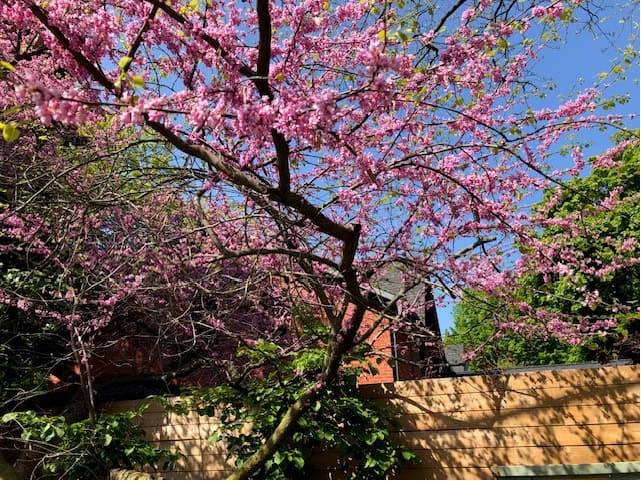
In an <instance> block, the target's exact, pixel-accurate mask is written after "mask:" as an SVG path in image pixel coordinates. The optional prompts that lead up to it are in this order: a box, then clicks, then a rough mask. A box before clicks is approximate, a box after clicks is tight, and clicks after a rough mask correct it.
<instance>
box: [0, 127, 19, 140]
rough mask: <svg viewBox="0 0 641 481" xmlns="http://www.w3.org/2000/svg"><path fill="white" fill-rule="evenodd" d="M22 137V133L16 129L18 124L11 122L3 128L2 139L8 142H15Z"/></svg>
mask: <svg viewBox="0 0 641 481" xmlns="http://www.w3.org/2000/svg"><path fill="white" fill-rule="evenodd" d="M19 136H20V131H19V130H18V128H17V127H16V124H14V123H13V122H9V123H8V124H5V125H4V126H3V127H2V138H3V139H4V140H5V141H6V142H13V141H14V140H16V139H17V138H18V137H19Z"/></svg>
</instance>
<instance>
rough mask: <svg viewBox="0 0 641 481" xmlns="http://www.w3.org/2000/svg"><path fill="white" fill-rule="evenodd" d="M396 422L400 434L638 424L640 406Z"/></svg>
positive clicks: (458, 414)
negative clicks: (490, 428) (448, 430)
mask: <svg viewBox="0 0 641 481" xmlns="http://www.w3.org/2000/svg"><path fill="white" fill-rule="evenodd" d="M398 421H399V425H400V430H403V431H427V430H443V429H469V428H470V427H474V428H482V427H519V426H520V427H530V426H568V425H583V424H587V425H590V424H609V423H626V422H630V423H638V422H639V404H638V403H623V404H592V405H583V406H568V407H556V408H554V409H550V408H548V407H542V408H541V407H535V408H522V409H501V410H500V411H499V412H497V411H493V410H489V411H487V410H486V411H473V410H463V411H455V412H450V413H414V414H403V415H401V416H400V417H399V418H398Z"/></svg>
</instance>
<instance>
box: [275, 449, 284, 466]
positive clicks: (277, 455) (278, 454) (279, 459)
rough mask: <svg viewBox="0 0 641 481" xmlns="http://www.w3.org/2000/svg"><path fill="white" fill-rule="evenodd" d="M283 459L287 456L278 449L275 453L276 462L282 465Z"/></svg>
mask: <svg viewBox="0 0 641 481" xmlns="http://www.w3.org/2000/svg"><path fill="white" fill-rule="evenodd" d="M283 461H285V456H284V455H283V453H281V452H280V451H276V452H275V453H274V463H276V464H277V465H280V464H281V463H282V462H283Z"/></svg>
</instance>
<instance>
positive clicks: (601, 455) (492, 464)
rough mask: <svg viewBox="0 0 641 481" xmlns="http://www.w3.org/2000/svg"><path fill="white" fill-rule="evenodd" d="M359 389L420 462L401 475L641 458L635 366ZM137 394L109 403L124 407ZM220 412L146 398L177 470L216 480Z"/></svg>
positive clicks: (486, 475) (326, 469)
mask: <svg viewBox="0 0 641 481" xmlns="http://www.w3.org/2000/svg"><path fill="white" fill-rule="evenodd" d="M362 391H363V393H364V394H365V395H366V396H368V397H370V398H371V399H374V400H375V401H376V402H381V403H388V404H391V405H393V406H396V407H397V408H398V409H399V410H400V412H401V418H400V422H401V427H400V430H399V431H398V432H395V433H394V434H393V436H394V438H395V439H398V440H399V441H400V442H402V443H404V444H406V445H407V446H409V447H411V448H412V449H413V450H414V452H415V453H416V455H417V457H418V459H419V460H420V463H418V464H414V465H410V466H406V467H405V468H404V469H403V470H402V471H401V472H399V473H397V477H399V478H402V479H494V478H495V477H496V474H497V472H499V471H500V469H498V470H497V467H501V466H537V467H538V466H541V465H568V464H571V465H575V464H590V465H592V464H596V463H620V462H625V461H636V462H638V461H639V366H638V365H635V366H615V367H601V368H592V369H564V370H548V371H534V372H533V371H529V372H519V373H510V374H505V375H498V376H469V377H460V378H447V379H425V380H418V381H402V382H396V383H393V384H382V385H369V386H364V387H363V388H362ZM139 404H140V401H135V402H134V401H124V402H118V403H113V404H112V405H110V406H108V410H110V411H115V410H127V409H132V408H134V407H136V406H138V405H139ZM215 422H216V420H215V419H213V418H207V417H199V416H196V415H189V416H177V415H174V414H167V413H164V412H162V409H161V408H160V407H159V406H157V405H156V406H153V405H152V406H151V407H150V409H149V410H148V411H147V413H146V414H145V415H144V418H143V419H142V426H144V428H145V430H146V432H147V435H148V438H149V439H150V440H153V441H154V442H156V443H157V444H158V445H160V446H173V447H174V448H176V449H177V450H178V451H180V452H182V453H183V454H184V455H185V459H183V460H181V461H180V462H179V464H178V467H177V469H176V471H174V472H171V473H159V475H161V476H164V477H167V478H173V479H217V478H223V477H224V476H225V475H226V474H228V473H229V470H230V468H231V465H230V462H229V461H226V460H225V454H224V452H225V449H224V446H222V445H220V444H216V445H213V446H210V445H208V444H207V437H208V435H209V434H210V432H211V428H212V426H213V425H214V424H215ZM334 463H335V457H334V456H332V453H331V452H324V453H318V454H317V455H315V456H314V457H313V460H312V466H313V475H314V476H315V477H318V478H325V479H327V478H329V477H331V478H337V477H341V471H340V469H338V468H337V467H336V466H334Z"/></svg>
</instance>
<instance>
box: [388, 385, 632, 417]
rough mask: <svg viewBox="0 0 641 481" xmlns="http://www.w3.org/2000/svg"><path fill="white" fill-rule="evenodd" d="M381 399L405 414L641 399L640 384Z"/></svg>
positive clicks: (497, 410)
mask: <svg viewBox="0 0 641 481" xmlns="http://www.w3.org/2000/svg"><path fill="white" fill-rule="evenodd" d="M379 402H383V403H387V404H388V405H390V406H393V407H395V408H398V409H399V410H400V411H401V412H403V413H407V414H409V413H421V412H424V413H434V412H437V413H446V412H456V411H470V410H473V411H495V412H499V411H501V410H503V409H516V408H534V407H566V406H581V405H585V404H588V405H591V404H630V403H638V402H639V385H638V384H616V385H612V386H598V387H589V386H583V387H556V388H547V389H525V390H520V391H506V392H502V393H465V394H449V395H438V396H427V397H426V396H421V397H397V398H390V399H385V400H379Z"/></svg>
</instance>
